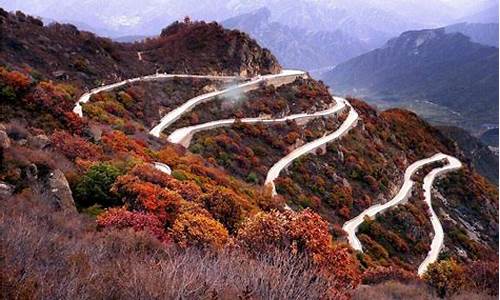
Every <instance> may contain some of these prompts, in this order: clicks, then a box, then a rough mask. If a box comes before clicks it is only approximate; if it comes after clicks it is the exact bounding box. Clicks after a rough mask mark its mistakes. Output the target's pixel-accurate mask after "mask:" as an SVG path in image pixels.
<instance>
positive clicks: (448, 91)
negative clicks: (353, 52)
mask: <svg viewBox="0 0 500 300" xmlns="http://www.w3.org/2000/svg"><path fill="white" fill-rule="evenodd" d="M324 79H325V81H326V82H327V83H328V84H330V85H331V86H333V87H335V89H336V91H337V92H340V93H344V94H352V95H359V96H364V97H366V98H367V99H371V100H384V101H387V102H388V103H389V105H392V106H397V105H398V104H400V103H401V102H403V101H405V102H412V101H413V102H416V101H420V102H424V103H428V102H432V103H433V104H437V105H440V106H443V107H446V108H448V109H450V110H452V112H451V114H452V115H454V117H457V116H458V118H459V120H460V121H459V122H460V124H459V126H462V127H465V128H468V129H471V128H472V129H478V128H480V127H481V126H482V125H483V124H496V123H498V48H494V47H487V46H483V45H479V44H476V43H472V42H470V40H469V38H468V37H466V36H464V35H462V34H460V33H454V34H447V33H445V30H444V29H443V28H441V29H432V30H422V31H409V32H405V33H403V34H402V35H401V36H399V37H397V38H394V39H392V40H390V41H389V42H387V44H386V45H385V46H384V47H382V48H380V49H376V50H373V51H371V52H368V53H366V54H363V55H361V56H359V57H356V58H353V59H351V60H349V61H347V62H345V63H343V64H341V65H339V66H337V67H336V68H335V69H333V70H332V71H330V72H329V73H328V74H326V75H325V76H324ZM471 103H474V105H470V104H471ZM430 105H432V104H430ZM485 108H488V109H485ZM430 111H431V112H432V111H433V109H430ZM453 111H454V112H455V113H454V112H453ZM418 112H419V113H422V114H423V116H424V117H428V115H426V112H425V111H418ZM445 117H446V118H448V117H447V116H445ZM432 121H434V122H436V123H441V124H446V123H447V120H446V119H443V116H438V117H437V118H434V119H432Z"/></svg>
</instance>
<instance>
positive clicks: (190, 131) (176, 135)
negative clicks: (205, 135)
mask: <svg viewBox="0 0 500 300" xmlns="http://www.w3.org/2000/svg"><path fill="white" fill-rule="evenodd" d="M345 107H346V105H345V102H344V101H337V102H336V104H335V105H334V106H332V107H330V108H328V109H325V110H322V111H318V112H315V113H312V114H306V113H301V114H294V115H290V116H286V117H282V118H277V119H269V118H260V117H257V118H243V119H238V121H239V122H241V123H246V124H256V123H262V124H275V123H284V122H287V121H292V120H296V121H298V120H302V121H306V120H310V119H314V118H318V117H324V116H329V115H334V114H336V113H338V112H339V111H341V110H343V109H344V108H345ZM236 121H237V119H224V120H217V121H211V122H207V123H203V124H197V125H193V126H188V127H183V128H179V129H177V130H175V131H174V132H172V133H171V134H170V135H169V136H168V138H167V140H168V141H169V142H171V143H174V144H181V145H182V146H184V147H185V148H188V147H189V144H190V143H191V139H192V137H193V135H194V134H195V133H197V132H201V131H204V130H210V129H214V128H219V127H227V126H231V125H232V124H234V123H235V122H236Z"/></svg>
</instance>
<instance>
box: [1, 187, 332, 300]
mask: <svg viewBox="0 0 500 300" xmlns="http://www.w3.org/2000/svg"><path fill="white" fill-rule="evenodd" d="M0 212H1V215H0V232H1V239H2V241H1V248H0V249H1V251H0V270H1V284H2V285H1V294H0V295H1V296H0V297H1V298H3V299H238V298H240V299H320V298H321V299H324V298H325V295H326V292H327V290H328V289H330V288H331V283H330V282H333V280H328V279H325V278H324V277H321V276H316V274H317V273H316V270H315V269H314V268H313V267H312V266H311V265H310V264H309V263H308V262H307V260H305V259H302V258H298V257H294V256H291V255H288V254H287V253H285V252H274V253H267V254H266V255H263V256H260V257H257V258H249V257H247V256H246V255H244V254H242V253H240V252H238V251H235V250H233V251H229V250H226V251H224V252H222V253H219V254H216V253H213V252H203V251H201V250H197V249H194V248H192V249H188V250H185V251H182V250H178V249H175V248H174V247H169V248H165V247H164V246H162V245H161V244H160V243H159V242H157V241H156V240H155V239H153V238H151V237H150V236H148V235H147V234H146V233H137V232H133V231H128V230H106V231H103V232H98V231H96V229H95V225H94V221H93V220H90V219H86V218H85V217H83V216H81V215H78V214H73V213H65V212H60V211H58V212H56V211H54V210H53V209H52V208H50V206H48V205H46V204H44V203H43V200H42V199H36V197H34V196H33V195H26V196H24V197H23V196H18V197H13V198H11V199H8V200H6V201H3V202H1V203H0Z"/></svg>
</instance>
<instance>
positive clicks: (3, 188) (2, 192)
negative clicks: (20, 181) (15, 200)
mask: <svg viewBox="0 0 500 300" xmlns="http://www.w3.org/2000/svg"><path fill="white" fill-rule="evenodd" d="M13 193H14V187H13V186H12V185H10V184H8V183H5V182H2V181H0V199H1V198H8V197H10V196H12V194H13Z"/></svg>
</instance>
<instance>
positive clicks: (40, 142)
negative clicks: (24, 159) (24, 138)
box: [28, 134, 50, 149]
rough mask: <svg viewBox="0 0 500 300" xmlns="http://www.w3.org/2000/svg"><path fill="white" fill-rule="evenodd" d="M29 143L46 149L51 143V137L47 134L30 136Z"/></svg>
mask: <svg viewBox="0 0 500 300" xmlns="http://www.w3.org/2000/svg"><path fill="white" fill-rule="evenodd" d="M28 144H29V145H30V146H31V147H33V148H37V149H44V148H45V147H47V146H48V145H49V144H50V139H49V138H48V137H47V136H46V135H45V134H39V135H37V136H31V137H28Z"/></svg>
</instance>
